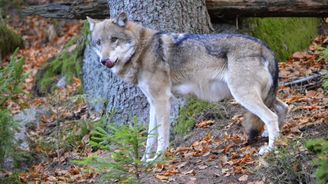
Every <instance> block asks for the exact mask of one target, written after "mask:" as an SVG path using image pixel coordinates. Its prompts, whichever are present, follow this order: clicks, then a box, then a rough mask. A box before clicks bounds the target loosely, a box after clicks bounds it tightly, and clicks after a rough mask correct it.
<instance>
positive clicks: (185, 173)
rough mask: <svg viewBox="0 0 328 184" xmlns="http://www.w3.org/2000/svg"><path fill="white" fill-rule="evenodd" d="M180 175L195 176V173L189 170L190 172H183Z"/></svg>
mask: <svg viewBox="0 0 328 184" xmlns="http://www.w3.org/2000/svg"><path fill="white" fill-rule="evenodd" d="M182 174H184V175H187V174H190V175H195V174H196V172H195V171H194V170H193V169H191V170H189V171H186V172H183V173H182Z"/></svg>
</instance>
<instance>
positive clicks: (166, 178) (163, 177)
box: [155, 174, 169, 181]
mask: <svg viewBox="0 0 328 184" xmlns="http://www.w3.org/2000/svg"><path fill="white" fill-rule="evenodd" d="M155 177H156V178H157V179H159V180H162V181H167V180H168V179H169V177H168V176H163V175H160V174H156V175H155Z"/></svg>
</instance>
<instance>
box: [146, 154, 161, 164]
mask: <svg viewBox="0 0 328 184" xmlns="http://www.w3.org/2000/svg"><path fill="white" fill-rule="evenodd" d="M163 157H164V155H163V154H162V153H156V154H155V156H154V157H153V158H149V157H147V156H146V155H144V156H143V157H142V159H141V161H142V162H143V163H145V164H151V163H155V162H158V161H161V160H162V159H163Z"/></svg>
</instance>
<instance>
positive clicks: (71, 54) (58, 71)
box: [36, 22, 89, 95]
mask: <svg viewBox="0 0 328 184" xmlns="http://www.w3.org/2000/svg"><path fill="white" fill-rule="evenodd" d="M81 32H82V33H81V36H79V37H74V38H72V39H71V40H70V41H69V42H68V43H67V44H66V45H65V46H64V49H63V51H62V52H61V53H60V54H59V55H58V56H56V58H55V59H54V60H52V61H50V62H49V63H47V64H46V65H44V67H43V68H42V69H41V70H40V72H38V74H37V76H36V78H37V79H38V80H37V83H36V90H37V93H38V94H40V95H43V94H45V93H47V92H52V91H53V90H54V89H55V84H56V82H57V81H58V80H59V78H60V77H65V81H66V82H67V83H71V82H72V81H73V79H74V78H81V75H82V62H83V52H84V48H85V47H86V44H87V43H88V40H87V36H88V34H89V25H88V23H87V22H86V23H85V24H84V26H83V28H82V31H81Z"/></svg>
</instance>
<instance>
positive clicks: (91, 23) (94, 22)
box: [87, 16, 96, 32]
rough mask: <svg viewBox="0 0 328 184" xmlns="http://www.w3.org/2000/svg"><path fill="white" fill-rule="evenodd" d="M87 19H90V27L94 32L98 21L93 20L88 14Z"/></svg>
mask: <svg viewBox="0 0 328 184" xmlns="http://www.w3.org/2000/svg"><path fill="white" fill-rule="evenodd" d="M87 20H88V22H89V28H90V31H91V32H92V31H93V29H94V28H95V25H96V21H95V20H93V19H92V18H90V17H88V16H87Z"/></svg>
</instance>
